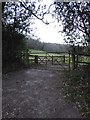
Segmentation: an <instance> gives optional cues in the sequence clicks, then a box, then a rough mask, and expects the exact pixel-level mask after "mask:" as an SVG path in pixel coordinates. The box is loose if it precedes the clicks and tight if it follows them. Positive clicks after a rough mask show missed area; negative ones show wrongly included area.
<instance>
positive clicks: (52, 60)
mask: <svg viewBox="0 0 90 120" xmlns="http://www.w3.org/2000/svg"><path fill="white" fill-rule="evenodd" d="M52 65H53V55H52Z"/></svg>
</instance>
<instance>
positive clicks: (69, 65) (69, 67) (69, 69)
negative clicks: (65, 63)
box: [69, 52, 71, 70]
mask: <svg viewBox="0 0 90 120" xmlns="http://www.w3.org/2000/svg"><path fill="white" fill-rule="evenodd" d="M70 61H71V59H70V52H69V70H70Z"/></svg>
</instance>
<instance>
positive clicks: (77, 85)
mask: <svg viewBox="0 0 90 120" xmlns="http://www.w3.org/2000/svg"><path fill="white" fill-rule="evenodd" d="M65 73H66V80H65V81H64V82H63V84H64V88H65V94H66V99H69V100H70V101H72V102H74V103H75V104H76V106H77V108H78V109H79V111H80V113H81V115H82V117H83V118H89V117H90V91H89V87H90V66H82V67H80V68H79V69H76V70H73V71H67V72H65Z"/></svg>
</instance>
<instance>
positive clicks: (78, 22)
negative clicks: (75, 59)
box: [55, 1, 90, 44]
mask: <svg viewBox="0 0 90 120" xmlns="http://www.w3.org/2000/svg"><path fill="white" fill-rule="evenodd" d="M55 7H56V9H55V13H56V14H57V19H58V21H60V20H62V24H63V32H64V33H65V34H66V36H67V39H66V42H69V43H71V44H75V43H77V44H79V43H78V41H77V39H78V40H79V39H80V38H81V41H80V42H81V43H86V42H90V34H89V33H90V1H88V2H80V1H79V2H75V1H74V2H73V1H72V2H55Z"/></svg>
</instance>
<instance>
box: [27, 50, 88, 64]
mask: <svg viewBox="0 0 90 120" xmlns="http://www.w3.org/2000/svg"><path fill="white" fill-rule="evenodd" d="M35 59H37V60H38V61H39V62H38V63H43V64H45V63H46V64H47V63H50V61H51V63H52V64H53V63H54V64H63V63H64V64H69V65H70V64H71V65H72V56H71V55H70V56H69V54H68V53H49V52H46V51H41V50H34V49H30V50H29V63H35ZM76 63H78V64H79V65H84V64H89V63H90V56H86V55H79V56H78V59H77V55H75V64H76Z"/></svg>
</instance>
